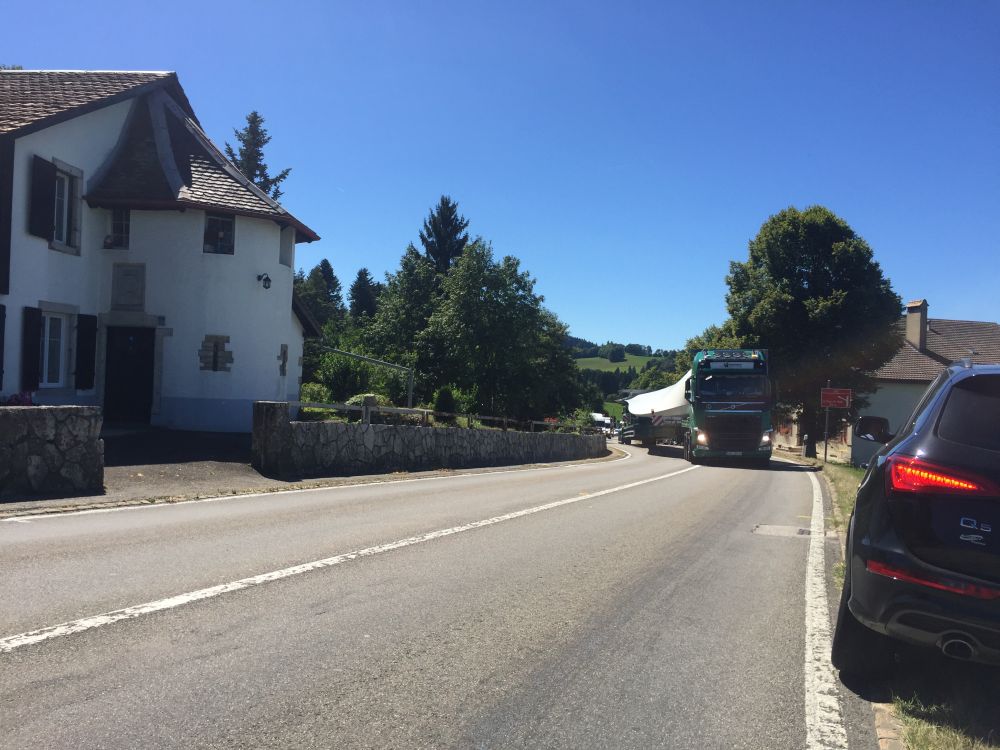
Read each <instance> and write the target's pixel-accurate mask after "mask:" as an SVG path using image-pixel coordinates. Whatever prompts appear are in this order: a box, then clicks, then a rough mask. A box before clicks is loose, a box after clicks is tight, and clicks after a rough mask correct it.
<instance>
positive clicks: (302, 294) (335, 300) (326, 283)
mask: <svg viewBox="0 0 1000 750" xmlns="http://www.w3.org/2000/svg"><path fill="white" fill-rule="evenodd" d="M295 293H296V295H298V297H299V299H300V300H301V301H302V303H303V304H304V305H305V306H306V307H308V308H309V312H311V313H312V315H313V317H314V318H316V321H317V322H318V323H319V324H320V325H321V326H324V325H326V324H327V323H328V322H330V321H331V320H333V321H340V320H343V319H344V315H345V314H346V312H347V311H346V308H345V307H344V299H343V296H342V295H343V292H342V289H341V285H340V279H338V278H337V275H336V274H335V273H334V272H333V267H332V266H331V265H330V261H328V260H327V259H326V258H323V260H321V261H320V262H319V263H318V264H317V265H315V266H313V268H312V270H311V271H309V274H308V275H306V274H305V273H304V272H303V271H301V270H300V271H298V272H296V274H295Z"/></svg>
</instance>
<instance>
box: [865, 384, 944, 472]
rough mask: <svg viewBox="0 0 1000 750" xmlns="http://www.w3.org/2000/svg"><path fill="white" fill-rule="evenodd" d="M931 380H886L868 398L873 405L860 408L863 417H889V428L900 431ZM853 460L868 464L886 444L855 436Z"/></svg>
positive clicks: (892, 430) (894, 431)
mask: <svg viewBox="0 0 1000 750" xmlns="http://www.w3.org/2000/svg"><path fill="white" fill-rule="evenodd" d="M929 385H930V383H883V384H882V385H880V386H879V389H878V390H877V391H876V392H875V393H873V394H871V395H869V396H866V398H867V399H868V401H869V405H868V407H867V408H866V409H864V410H862V411H860V412H859V413H858V415H859V416H860V417H865V416H872V417H885V418H886V419H888V420H889V431H890V432H892V433H896V432H898V431H899V430H900V429H901V428H902V427H903V423H904V422H905V421H906V420H907V419H908V418H909V417H910V415H911V414H912V413H913V409H914V408H915V407H916V405H917V401H919V400H920V397H921V396H923V395H924V391H926V390H927V386H929ZM852 441H853V442H852V445H851V462H852V463H854V464H855V465H859V464H862V463H867V462H868V460H869V459H870V458H871V457H872V456H874V455H875V453H876V452H878V450H879V448H881V447H882V446H881V445H880V444H878V443H873V442H871V441H870V440H862V439H860V438H859V437H857V436H856V435H855V436H852Z"/></svg>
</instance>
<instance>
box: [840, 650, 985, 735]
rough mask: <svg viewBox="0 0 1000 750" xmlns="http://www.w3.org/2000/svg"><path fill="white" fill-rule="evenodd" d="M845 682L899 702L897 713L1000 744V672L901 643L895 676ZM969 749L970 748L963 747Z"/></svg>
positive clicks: (869, 696)
mask: <svg viewBox="0 0 1000 750" xmlns="http://www.w3.org/2000/svg"><path fill="white" fill-rule="evenodd" d="M841 679H842V681H843V684H844V686H845V687H846V688H848V689H849V690H851V691H852V692H854V693H856V694H857V695H859V696H861V697H862V698H864V699H865V700H868V701H873V702H879V703H885V702H889V701H893V700H898V701H899V702H898V703H897V714H902V716H901V718H903V717H907V716H909V717H913V718H917V719H922V720H924V721H927V722H930V723H931V724H935V725H937V726H941V727H947V728H949V729H952V730H954V731H956V732H959V733H960V734H962V735H963V736H965V737H966V738H968V739H969V740H978V741H980V742H982V743H984V744H986V746H988V747H997V746H1000V711H998V710H997V706H1000V668H998V667H991V666H986V665H982V664H971V663H969V662H962V661H957V660H955V659H949V658H947V657H945V656H943V655H941V654H940V653H938V652H937V651H933V650H930V649H921V648H915V647H909V646H906V645H905V644H900V647H899V648H898V649H897V663H896V667H895V670H894V671H893V674H892V676H891V677H890V678H889V679H886V680H882V681H879V682H863V681H858V680H851V679H844V675H841ZM963 747H964V745H963Z"/></svg>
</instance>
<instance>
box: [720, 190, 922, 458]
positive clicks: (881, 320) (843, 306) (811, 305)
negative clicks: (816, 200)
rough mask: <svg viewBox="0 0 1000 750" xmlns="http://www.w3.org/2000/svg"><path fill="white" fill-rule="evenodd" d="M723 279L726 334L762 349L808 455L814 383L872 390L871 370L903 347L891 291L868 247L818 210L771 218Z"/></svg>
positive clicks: (813, 431)
mask: <svg viewBox="0 0 1000 750" xmlns="http://www.w3.org/2000/svg"><path fill="white" fill-rule="evenodd" d="M726 283H727V284H728V285H729V293H728V295H727V296H726V304H727V307H728V309H729V314H730V316H731V317H730V323H729V325H731V330H732V333H733V334H734V335H735V337H736V338H737V339H738V340H740V341H743V342H745V343H747V344H748V345H750V346H755V347H761V348H766V349H768V350H770V361H771V375H772V379H773V380H774V381H775V382H776V385H777V388H778V398H779V400H780V401H781V402H782V403H783V404H784V405H786V406H788V407H790V408H793V409H798V410H799V425H800V430H801V431H802V432H803V433H807V434H808V435H809V437H810V439H809V444H807V446H806V449H807V451H808V452H810V453H814V450H815V449H814V447H813V442H814V440H815V438H816V436H817V435H819V433H820V427H821V426H820V420H819V419H818V416H819V391H820V388H821V387H823V386H825V385H826V384H827V381H830V382H831V383H832V384H833V385H834V386H837V387H842V388H853V389H854V390H855V391H856V392H857V393H861V394H864V393H871V392H872V391H874V382H873V380H872V378H871V376H870V375H869V373H871V372H872V371H873V370H875V369H877V368H878V367H879V366H881V365H882V364H884V363H885V362H886V361H888V360H889V358H890V357H892V355H893V354H894V353H895V352H896V351H898V349H899V346H900V345H901V336H902V334H901V332H900V330H899V328H898V326H897V323H898V322H899V317H900V314H901V311H902V307H901V301H900V298H899V296H898V295H897V294H896V293H895V292H894V291H893V289H892V286H891V284H890V283H889V280H888V279H887V278H885V276H884V275H883V273H882V269H881V267H880V266H879V264H878V263H877V262H876V261H875V260H874V254H873V252H872V249H871V247H869V246H868V243H867V242H865V241H864V240H863V239H862V238H861V237H859V236H858V235H857V234H856V233H855V232H854V230H853V229H851V227H850V226H848V224H847V222H845V221H844V220H843V219H841V218H840V217H838V216H836V215H835V214H834V213H833V212H831V211H830V210H829V209H827V208H824V207H822V206H810V207H808V208H806V209H805V210H802V211H800V210H798V209H796V208H787V209H785V210H784V211H781V212H780V213H778V214H775V215H774V216H771V217H770V218H769V219H768V220H767V221H766V222H764V225H763V226H762V227H761V229H760V232H758V234H757V236H756V237H755V238H754V239H753V240H751V242H750V246H749V257H748V259H747V260H746V261H745V262H742V263H740V262H736V261H734V262H732V263H731V264H730V270H729V275H728V276H727V277H726ZM862 403H863V399H861V400H859V405H860V404H862Z"/></svg>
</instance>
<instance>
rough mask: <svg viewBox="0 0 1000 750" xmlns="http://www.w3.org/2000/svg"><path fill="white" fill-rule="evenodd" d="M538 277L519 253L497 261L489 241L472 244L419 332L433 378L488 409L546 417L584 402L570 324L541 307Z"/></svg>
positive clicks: (445, 279) (519, 415) (426, 361)
mask: <svg viewBox="0 0 1000 750" xmlns="http://www.w3.org/2000/svg"><path fill="white" fill-rule="evenodd" d="M534 284H535V282H534V280H533V279H532V278H531V277H530V275H529V274H528V273H527V272H525V271H522V270H521V269H520V264H519V261H518V260H517V259H516V258H512V257H509V256H508V257H505V258H503V259H502V260H500V261H496V260H494V258H493V253H492V250H491V248H490V246H489V245H488V244H486V243H485V242H482V241H481V240H477V241H476V242H473V243H472V244H470V245H469V246H468V247H467V248H466V250H465V252H464V253H463V254H462V256H461V258H459V260H458V262H457V263H456V264H455V265H454V267H453V268H452V269H451V272H450V273H449V274H448V275H447V276H446V277H444V278H443V280H442V282H441V297H440V300H439V301H438V303H437V305H436V306H435V310H434V312H433V314H432V315H431V317H430V319H429V320H428V324H427V328H426V330H425V331H423V332H422V333H421V334H420V336H419V337H418V346H419V347H420V348H421V359H422V361H423V362H424V363H426V364H425V366H426V367H427V368H428V369H429V370H430V371H431V373H432V374H433V376H434V378H435V380H436V381H437V382H439V383H442V384H444V383H451V384H454V385H456V386H458V387H459V388H461V389H462V390H463V391H465V392H467V393H469V394H470V395H472V396H473V397H474V398H475V401H476V404H477V405H478V408H479V409H481V410H483V411H484V412H486V413H490V414H505V415H509V416H515V417H528V416H548V415H556V414H560V413H565V412H567V411H568V410H571V409H572V408H575V407H576V406H578V405H579V403H580V395H581V390H582V387H583V386H582V383H581V381H580V378H579V375H578V372H577V370H576V365H575V362H574V360H573V358H572V354H571V352H570V350H569V349H567V348H566V347H565V346H564V345H563V342H564V341H565V338H566V326H565V325H563V324H562V323H561V322H560V321H559V320H558V319H557V318H556V317H555V316H554V315H553V314H552V313H551V312H549V311H548V310H545V309H544V308H543V307H542V304H541V303H542V298H541V297H539V296H538V295H536V294H535V293H534Z"/></svg>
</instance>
